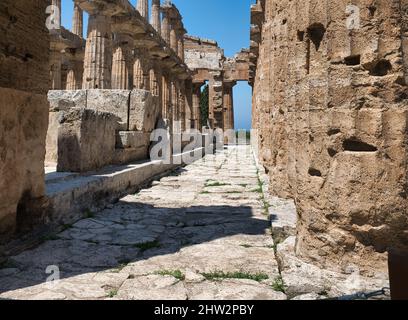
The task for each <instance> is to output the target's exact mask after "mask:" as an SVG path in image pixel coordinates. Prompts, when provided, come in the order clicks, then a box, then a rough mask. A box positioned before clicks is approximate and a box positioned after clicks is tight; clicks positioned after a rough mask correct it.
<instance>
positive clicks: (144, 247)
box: [134, 240, 160, 252]
mask: <svg viewBox="0 0 408 320" xmlns="http://www.w3.org/2000/svg"><path fill="white" fill-rule="evenodd" d="M134 247H135V248H138V249H140V250H141V251H142V252H143V251H146V250H149V249H154V248H160V242H159V241H157V240H154V241H150V242H144V243H138V244H135V245H134Z"/></svg>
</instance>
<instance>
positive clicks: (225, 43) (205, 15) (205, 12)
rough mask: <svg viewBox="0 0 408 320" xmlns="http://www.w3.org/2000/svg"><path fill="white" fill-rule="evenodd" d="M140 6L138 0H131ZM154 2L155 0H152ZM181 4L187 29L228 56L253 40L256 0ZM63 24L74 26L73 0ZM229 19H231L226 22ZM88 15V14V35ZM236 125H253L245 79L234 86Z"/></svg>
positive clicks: (65, 3)
mask: <svg viewBox="0 0 408 320" xmlns="http://www.w3.org/2000/svg"><path fill="white" fill-rule="evenodd" d="M130 2H131V3H132V5H134V6H136V3H137V1H136V0H131V1H130ZM149 2H150V3H151V1H149ZM162 2H163V1H162ZM172 2H173V3H174V4H175V5H176V6H177V7H178V8H179V10H180V12H181V14H182V16H183V22H184V25H185V27H186V29H187V33H188V34H189V35H192V36H197V37H201V38H207V39H211V40H214V41H217V43H218V45H219V46H220V48H222V49H223V50H224V54H225V56H226V57H233V56H234V55H235V54H236V53H238V52H239V51H240V50H241V49H242V48H248V47H249V43H250V7H251V4H253V3H255V0H240V1H237V2H236V3H234V5H231V0H206V1H205V2H201V1H189V0H172ZM61 5H62V16H61V19H62V25H63V26H64V27H65V28H67V29H71V26H72V16H73V1H72V0H62V1H61ZM225 21H227V22H228V23H225ZM87 24H88V18H87V15H86V14H85V17H84V35H85V33H86V29H87ZM234 110H235V112H234V116H235V128H236V129H237V130H238V129H245V130H249V129H251V110H252V88H251V87H250V85H249V84H248V83H246V82H244V81H240V82H238V83H237V85H236V86H235V87H234Z"/></svg>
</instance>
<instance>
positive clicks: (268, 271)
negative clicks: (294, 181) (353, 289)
mask: <svg viewBox="0 0 408 320" xmlns="http://www.w3.org/2000/svg"><path fill="white" fill-rule="evenodd" d="M247 149H248V147H234V148H229V149H228V150H226V151H224V152H220V153H218V154H217V155H208V156H206V157H205V158H203V159H201V160H198V161H196V162H194V163H193V164H190V165H187V166H186V167H183V168H180V169H178V170H176V171H174V172H173V173H172V174H170V175H168V176H166V177H163V178H161V179H160V180H158V181H155V182H154V183H152V186H151V187H149V188H146V189H143V190H142V191H141V192H139V193H137V194H135V195H129V196H127V197H124V198H122V199H121V200H120V201H119V202H118V203H117V204H116V205H112V206H109V208H107V209H105V210H103V211H101V212H99V213H96V214H93V215H92V217H89V218H87V219H82V220H80V221H78V222H77V223H75V224H73V225H72V226H66V230H65V231H63V232H61V233H60V234H58V235H55V236H52V237H50V239H48V240H46V239H45V243H43V244H42V245H40V246H39V247H37V248H35V249H32V250H28V251H25V252H23V253H21V254H19V255H17V256H15V257H12V258H11V259H10V260H9V262H8V263H7V264H6V265H5V267H4V269H2V270H0V292H1V293H0V298H12V299H184V300H185V299H200V298H206V299H215V300H222V299H278V300H280V299H285V298H286V296H285V294H283V293H281V292H277V291H274V290H273V288H272V285H271V284H273V283H274V281H275V279H276V278H277V277H278V276H279V271H278V265H277V261H276V259H275V256H274V250H273V247H274V243H273V240H272V237H271V235H270V230H269V221H268V217H267V215H265V213H264V210H263V204H262V201H261V198H262V194H260V193H257V192H254V191H253V190H254V189H256V188H257V185H258V182H257V181H258V180H257V171H256V166H255V164H254V158H253V156H252V154H251V153H250V152H247V151H248V150H247ZM215 179H216V181H214V180H215ZM243 181H247V183H246V185H245V187H244V186H243V185H242V183H243ZM215 182H217V183H215ZM223 183H224V184H225V188H223V187H222V186H221V184H223ZM227 183H228V186H227V185H226V184H227ZM212 184H220V186H211V185H212ZM211 188H214V189H215V190H217V191H216V192H215V191H214V192H212V193H211V194H212V195H214V197H213V198H212V199H211V200H210V199H208V197H207V196H208V193H207V192H208V190H211ZM231 191H234V192H238V191H239V192H240V193H238V194H235V193H234V194H233V193H230V192H231ZM48 266H58V267H59V268H60V274H61V280H60V281H59V282H57V283H54V284H52V286H49V284H47V283H45V281H46V279H47V277H48V276H49V274H47V273H46V268H47V267H48ZM220 272H223V273H224V274H226V275H228V276H227V277H230V278H229V279H217V280H213V279H212V278H211V274H217V273H220ZM203 273H207V275H206V274H203ZM257 274H261V275H262V276H263V277H266V278H268V279H267V280H264V281H260V282H257V281H254V280H245V279H235V278H234V277H240V276H243V277H244V278H245V277H251V276H254V275H257Z"/></svg>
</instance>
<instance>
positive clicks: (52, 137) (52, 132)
mask: <svg viewBox="0 0 408 320" xmlns="http://www.w3.org/2000/svg"><path fill="white" fill-rule="evenodd" d="M63 114H64V113H63V111H50V112H49V116H48V130H47V139H46V144H45V145H46V153H45V165H46V166H47V165H49V166H54V165H55V164H56V163H57V162H58V128H59V126H60V118H61V116H63Z"/></svg>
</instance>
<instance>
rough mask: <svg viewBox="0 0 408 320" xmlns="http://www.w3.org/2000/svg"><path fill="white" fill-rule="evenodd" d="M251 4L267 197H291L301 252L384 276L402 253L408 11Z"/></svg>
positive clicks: (288, 1)
mask: <svg viewBox="0 0 408 320" xmlns="http://www.w3.org/2000/svg"><path fill="white" fill-rule="evenodd" d="M257 2H258V3H257V5H256V6H254V7H253V8H254V9H255V10H253V11H252V13H253V16H252V19H253V21H254V23H255V24H256V25H257V26H256V27H254V28H252V35H251V38H252V40H253V44H252V45H251V47H252V48H251V51H252V53H253V55H254V58H255V59H254V62H255V63H256V76H255V82H254V95H253V102H254V103H253V110H254V111H253V125H252V127H253V128H254V129H257V130H258V132H255V131H254V135H253V136H255V137H256V138H255V139H254V140H253V141H254V142H255V143H256V147H257V148H259V152H258V154H259V159H260V162H261V163H262V164H263V165H264V166H265V167H266V168H267V169H268V170H267V171H268V173H269V177H270V182H271V186H270V192H271V193H272V194H273V195H276V196H279V197H282V198H293V199H296V206H297V212H298V214H299V222H298V224H297V230H296V231H297V235H298V239H297V244H296V253H297V254H298V255H301V256H302V257H303V258H305V259H309V261H310V262H313V263H318V264H319V265H320V266H321V267H324V268H332V269H333V270H334V271H338V272H342V271H345V269H346V268H347V266H348V265H349V264H352V263H354V264H357V265H358V266H359V268H360V269H361V270H362V271H363V272H365V274H366V275H367V276H368V275H370V274H372V273H379V274H381V273H387V254H386V251H387V248H390V247H396V248H401V249H408V234H407V231H406V230H407V229H408V215H407V212H408V211H407V207H408V202H407V197H406V184H407V179H408V177H407V170H406V166H405V163H406V158H407V156H406V155H407V152H406V151H407V145H406V136H407V130H406V128H407V125H408V123H407V117H406V115H407V112H408V105H407V83H406V81H405V80H404V79H405V78H406V76H407V63H406V59H405V60H404V59H403V58H402V57H404V55H405V56H406V52H407V51H408V47H407V45H406V37H404V34H405V33H406V23H404V22H403V23H401V20H398V19H397V20H395V19H393V17H395V16H398V17H406V6H405V7H404V6H399V5H396V6H390V2H387V1H376V2H375V3H373V1H371V0H362V1H359V2H358V3H357V2H356V3H355V6H350V2H349V1H347V0H339V1H322V0H315V1H303V0H297V1H293V0H266V1H260V0H259V1H257ZM357 9H358V10H357ZM351 11H354V15H355V16H353V14H351V13H350V12H351ZM347 12H348V13H347ZM354 18H358V20H359V25H354V26H352V23H351V22H353V21H352V20H353V19H354ZM405 20H406V18H405ZM382 21H389V23H387V24H386V25H384V24H383V23H382ZM354 22H356V20H354ZM353 28H358V29H353Z"/></svg>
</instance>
